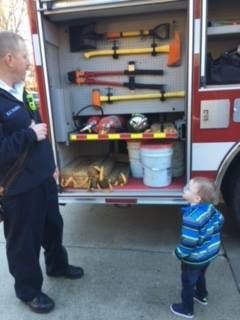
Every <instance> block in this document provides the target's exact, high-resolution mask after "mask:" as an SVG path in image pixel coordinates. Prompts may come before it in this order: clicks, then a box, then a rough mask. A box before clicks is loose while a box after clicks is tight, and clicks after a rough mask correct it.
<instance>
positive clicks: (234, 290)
mask: <svg viewBox="0 0 240 320" xmlns="http://www.w3.org/2000/svg"><path fill="white" fill-rule="evenodd" d="M61 211H62V213H63V217H64V221H65V229H64V244H65V246H66V247H67V249H68V252H69V258H70V262H71V263H73V264H76V265H81V266H83V267H84V269H85V276H84V278H83V279H80V280H66V279H52V278H48V277H47V276H45V275H44V287H43V290H44V291H45V292H46V293H47V294H49V295H50V296H51V297H52V298H54V300H55V302H56V309H55V311H53V312H52V313H50V314H48V315H37V314H33V313H31V312H30V311H29V310H28V308H27V307H26V306H25V305H24V304H22V303H21V302H20V301H18V300H17V299H16V298H15V296H14V290H13V279H12V277H11V276H10V275H9V273H8V268H7V262H6V257H5V242H4V239H3V235H2V232H0V233H1V234H0V255H1V260H0V267H1V268H0V281H1V286H0V317H1V319H3V320H28V319H31V320H35V319H36V320H37V319H43V318H44V319H51V320H54V319H56V320H62V319H64V320H65V319H69V320H75V319H76V320H78V319H79V320H168V319H179V317H176V316H174V315H172V314H171V313H170V311H169V304H171V303H173V302H179V301H180V288H181V285H180V265H179V262H178V261H177V260H176V258H175V257H173V255H172V251H173V249H174V247H175V245H176V243H177V240H178V236H179V228H180V215H179V208H177V207H176V208H173V207H166V206H164V207H161V206H136V207H132V208H116V207H109V206H101V205H99V206H92V205H89V206H88V205H83V206H77V205H67V206H65V207H62V208H61ZM0 228H1V229H2V226H1V227H0ZM229 230H231V229H229V228H226V231H225V232H224V235H223V239H224V250H226V251H223V252H222V254H221V255H220V256H219V257H218V259H217V260H216V261H215V262H214V263H212V265H211V267H210V268H209V272H208V287H209V305H208V306H201V305H199V304H196V305H195V318H196V319H199V320H210V319H211V320H212V319H214V320H237V319H238V318H239V314H240V303H239V298H240V296H239V292H238V287H237V285H238V283H239V282H238V272H237V271H238V270H236V269H235V268H234V266H233V265H234V264H238V265H240V263H239V262H240V254H239V253H240V246H238V243H239V239H238V237H237V234H235V235H234V239H232V237H231V232H230V231H229ZM233 241H234V244H233ZM41 257H42V255H41ZM231 261H233V263H232V262H231ZM41 262H42V265H43V259H41ZM43 270H44V265H43Z"/></svg>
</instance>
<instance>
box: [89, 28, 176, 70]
mask: <svg viewBox="0 0 240 320" xmlns="http://www.w3.org/2000/svg"><path fill="white" fill-rule="evenodd" d="M145 53H150V54H153V55H154V54H157V53H168V63H167V64H168V66H177V65H179V64H180V62H181V42H180V36H179V33H178V32H175V35H174V40H173V41H172V42H171V43H170V44H167V45H162V46H159V47H152V48H129V49H116V50H114V49H111V50H96V51H88V52H85V53H84V57H85V58H86V59H91V58H94V57H104V56H113V55H134V54H145Z"/></svg>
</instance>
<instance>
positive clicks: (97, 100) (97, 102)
mask: <svg viewBox="0 0 240 320" xmlns="http://www.w3.org/2000/svg"><path fill="white" fill-rule="evenodd" d="M184 97H185V92H184V91H172V92H159V93H147V94H136V95H123V96H111V95H110V96H101V93H100V90H93V91H92V105H94V106H96V107H101V106H102V103H106V102H108V103H111V102H114V101H133V100H148V99H159V100H163V101H164V100H165V99H170V98H184Z"/></svg>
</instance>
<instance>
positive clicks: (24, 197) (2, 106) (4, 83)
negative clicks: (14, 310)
mask: <svg viewBox="0 0 240 320" xmlns="http://www.w3.org/2000/svg"><path fill="white" fill-rule="evenodd" d="M28 66H29V59H28V54H27V49H26V46H25V43H24V40H23V39H22V38H21V37H20V36H19V35H17V34H15V33H13V32H0V123H1V127H0V182H1V181H3V180H4V176H5V175H6V174H7V173H8V172H9V170H11V168H12V167H13V166H14V164H15V163H16V162H17V161H18V160H17V159H21V158H22V157H23V154H25V159H24V161H23V163H22V165H21V168H20V170H19V172H18V173H17V174H16V176H15V177H14V180H13V181H12V183H11V185H9V186H8V189H7V190H5V193H4V196H3V198H2V200H1V205H2V208H3V220H4V221H3V223H4V235H5V238H6V250H7V259H8V265H9V270H10V273H11V274H12V276H13V277H14V279H15V291H16V296H17V297H18V298H19V299H20V300H22V301H23V302H24V303H26V305H28V306H29V307H30V310H32V311H34V312H37V313H47V312H50V311H51V310H52V309H53V308H54V301H53V300H52V299H51V298H50V297H49V296H48V295H46V294H45V293H43V292H42V284H43V276H42V271H41V267H40V264H39V255H40V248H41V247H43V248H44V250H45V252H44V256H45V263H46V273H47V275H48V276H51V277H65V278H69V279H77V278H81V277H82V276H83V273H84V272H83V269H82V268H81V267H75V266H72V265H69V263H68V255H67V252H66V249H65V248H64V247H63V245H62V237H63V220H62V217H61V215H60V212H59V208H58V197H57V185H56V181H55V179H56V178H57V169H56V167H55V163H54V159H53V154H52V149H51V146H50V143H49V141H48V139H47V125H46V124H45V123H42V122H41V119H40V115H39V113H38V110H37V108H36V105H35V104H34V102H33V100H32V99H31V97H30V96H29V95H27V94H26V93H25V91H24V79H25V73H26V70H27V68H28Z"/></svg>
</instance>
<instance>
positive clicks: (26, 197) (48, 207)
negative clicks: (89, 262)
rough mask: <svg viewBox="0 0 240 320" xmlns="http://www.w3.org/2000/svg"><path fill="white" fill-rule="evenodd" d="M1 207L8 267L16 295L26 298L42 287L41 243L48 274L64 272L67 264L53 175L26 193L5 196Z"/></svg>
mask: <svg viewBox="0 0 240 320" xmlns="http://www.w3.org/2000/svg"><path fill="white" fill-rule="evenodd" d="M3 208H4V234H5V238H6V242H7V258H8V265H9V270H10V272H11V274H12V275H13V277H14V279H15V290H16V295H17V297H18V298H19V299H21V300H23V301H29V300H32V299H33V298H34V297H35V296H36V295H37V294H38V293H39V292H40V291H41V288H42V283H43V276H42V271H41V267H40V263H39V254H40V248H41V246H42V247H43V248H44V249H45V253H44V254H45V263H46V272H47V273H48V274H51V275H61V274H64V272H65V269H66V267H67V264H68V257H67V252H66V250H65V248H64V247H63V246H62V235H63V220H62V217H61V215H60V212H59V208H58V198H57V186H56V183H55V181H54V179H53V178H52V177H51V178H49V179H47V180H45V181H44V182H43V183H42V184H41V185H40V186H38V187H36V188H34V189H32V190H30V191H28V192H26V193H22V194H19V195H17V196H11V197H7V198H6V199H5V200H4V201H3Z"/></svg>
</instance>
